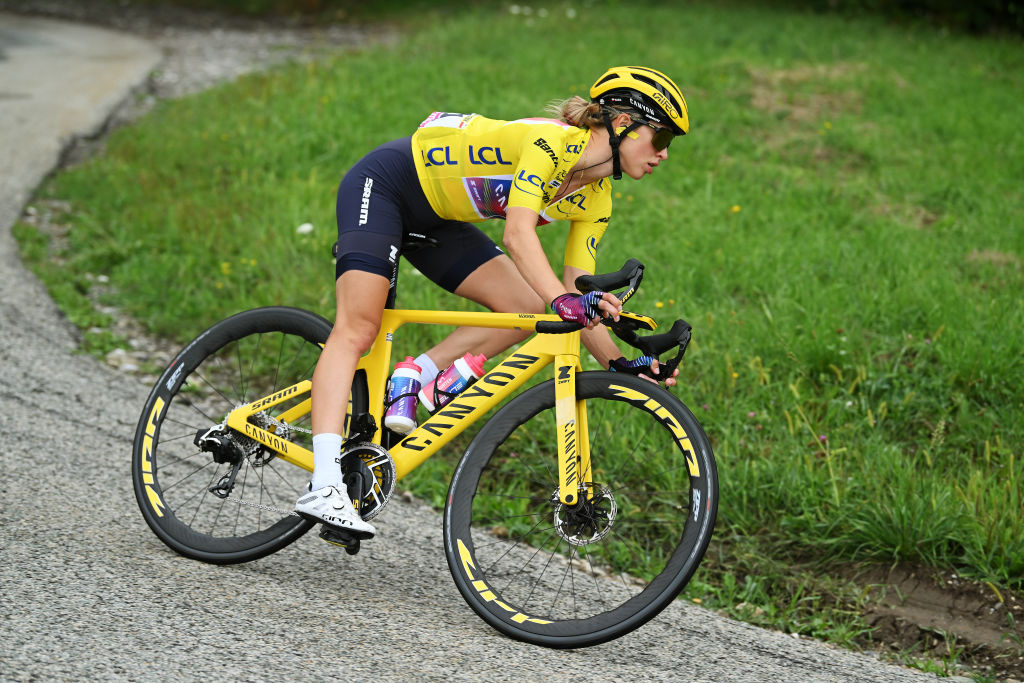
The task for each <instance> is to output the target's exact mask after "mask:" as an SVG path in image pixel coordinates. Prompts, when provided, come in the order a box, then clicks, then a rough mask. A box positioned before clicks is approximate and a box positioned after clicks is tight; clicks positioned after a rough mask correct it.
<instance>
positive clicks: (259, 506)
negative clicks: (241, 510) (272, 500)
mask: <svg viewBox="0 0 1024 683" xmlns="http://www.w3.org/2000/svg"><path fill="white" fill-rule="evenodd" d="M224 500H230V501H231V502H232V503H237V504H238V505H245V506H247V507H251V508H256V509H257V510H263V511H264V512H276V513H278V514H281V515H292V516H294V517H298V516H299V513H297V512H295V511H294V510H291V511H288V510H278V509H277V508H276V507H274V506H273V505H262V504H260V503H250V502H249V501H247V500H242V499H241V498H232V497H231V496H228V497H227V498H225V499H224Z"/></svg>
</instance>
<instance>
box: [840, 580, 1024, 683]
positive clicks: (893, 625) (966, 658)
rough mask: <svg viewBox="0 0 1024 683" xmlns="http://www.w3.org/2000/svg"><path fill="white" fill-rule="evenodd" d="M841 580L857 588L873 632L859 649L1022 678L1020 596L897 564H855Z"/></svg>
mask: <svg viewBox="0 0 1024 683" xmlns="http://www.w3.org/2000/svg"><path fill="white" fill-rule="evenodd" d="M841 575H842V576H841V578H844V579H847V580H849V581H851V582H853V583H854V584H855V585H857V586H859V587H861V588H862V591H863V593H862V594H863V596H864V598H865V599H864V601H863V604H862V605H861V606H860V609H861V612H862V614H863V616H864V618H865V621H866V623H867V624H868V625H869V626H871V627H872V628H873V629H874V631H873V632H872V633H871V634H870V635H868V636H867V637H866V638H865V639H864V640H863V642H862V644H863V645H864V646H865V647H869V648H876V649H881V650H883V651H886V652H889V653H891V654H893V655H903V656H909V657H914V658H919V659H920V658H930V659H935V660H940V661H946V662H948V661H952V660H956V661H957V662H959V664H961V665H963V666H966V667H968V668H969V669H971V670H973V671H974V672H977V673H981V674H985V675H987V676H993V677H995V678H996V679H997V680H1005V681H1014V680H1016V681H1020V680H1024V596H1022V595H1021V594H1019V593H1014V592H1011V591H1007V590H1005V589H999V588H997V587H996V586H994V585H992V584H989V583H983V582H979V581H972V580H969V579H965V578H963V577H961V576H958V575H957V574H956V573H955V572H951V571H941V570H938V569H932V568H927V567H920V566H913V565H908V564H899V565H895V566H892V567H883V566H877V565H875V566H856V567H850V568H848V569H847V570H845V571H844V572H841Z"/></svg>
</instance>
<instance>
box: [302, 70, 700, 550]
mask: <svg viewBox="0 0 1024 683" xmlns="http://www.w3.org/2000/svg"><path fill="white" fill-rule="evenodd" d="M557 113H558V114H559V115H560V116H561V120H555V119H541V118H533V119H520V120H517V121H496V120H493V119H486V118H484V117H482V116H477V115H476V114H454V113H444V112H435V113H433V114H431V115H430V116H429V117H428V118H427V119H426V120H425V121H424V122H423V123H421V124H420V127H419V129H418V130H417V131H416V133H415V134H414V135H413V136H412V137H411V138H402V139H400V140H395V141H392V142H389V143H386V144H384V145H382V146H381V147H378V148H377V149H375V150H374V151H373V152H371V153H370V154H368V155H367V156H366V157H364V158H363V159H362V160H361V161H359V162H358V163H357V164H356V165H355V166H354V167H353V168H352V169H351V170H350V171H349V172H348V173H347V174H346V175H345V178H344V179H343V180H342V182H341V186H340V188H339V190H338V205H337V217H338V249H339V250H338V258H337V266H336V271H335V274H336V278H337V281H336V293H337V304H338V306H337V315H336V318H335V325H334V328H333V330H332V331H331V334H330V336H329V337H328V339H327V343H326V345H325V347H324V350H323V352H322V353H321V355H320V360H319V362H318V363H317V366H316V370H315V372H314V373H313V389H312V401H313V403H312V421H313V434H314V436H313V459H314V470H313V479H312V482H311V490H310V492H309V493H307V494H306V495H304V496H302V497H301V498H299V500H298V502H296V504H295V511H296V512H297V513H299V514H300V515H302V516H303V517H305V518H306V519H309V520H311V521H315V522H323V523H324V524H326V525H330V526H334V527H340V528H342V529H344V530H346V531H347V532H348V533H349V534H351V535H353V536H356V537H357V538H370V537H372V536H373V534H374V528H373V526H372V525H370V524H369V523H367V522H365V521H364V520H362V519H361V518H360V516H359V514H358V513H357V512H356V511H355V510H354V508H353V506H352V501H351V500H350V499H349V497H348V494H347V492H346V491H345V487H344V485H343V484H342V481H341V476H342V475H341V471H340V468H339V467H338V465H337V462H338V460H339V457H340V452H341V444H342V437H341V432H342V428H343V418H344V415H345V405H346V403H347V401H348V387H350V386H351V385H352V379H353V377H354V375H355V371H356V366H357V364H358V362H359V358H360V357H361V356H362V355H363V354H364V353H365V352H366V351H367V350H368V349H369V348H370V345H371V344H372V343H373V340H374V338H375V337H376V335H377V332H378V329H379V327H380V321H381V312H382V311H383V310H384V307H385V304H386V301H387V296H388V290H389V286H390V283H391V281H392V280H393V278H395V277H396V276H397V273H398V257H399V249H400V247H401V244H402V237H403V234H407V233H409V232H416V233H420V234H425V235H428V236H430V237H433V238H434V239H435V240H437V242H438V248H435V249H423V250H420V251H418V252H416V253H412V254H408V255H406V258H407V259H408V260H409V261H410V262H411V263H412V264H413V265H414V266H415V267H416V268H417V269H418V270H419V271H420V272H422V273H423V274H424V275H426V276H427V277H428V278H430V279H431V280H433V281H434V282H435V283H437V284H438V285H440V286H441V287H444V288H445V289H447V290H448V291H450V292H454V293H455V294H458V295H460V296H463V297H466V298H468V299H471V300H473V301H475V302H477V303H479V304H482V305H483V306H486V307H487V308H489V309H491V310H492V311H497V312H527V313H543V312H544V310H545V303H546V302H551V307H552V310H553V311H554V312H555V313H556V314H558V315H559V316H560V317H561V318H562V319H563V320H570V321H575V322H579V323H582V324H584V325H586V327H587V329H586V330H584V331H583V337H582V339H583V343H584V345H585V346H586V347H587V349H588V350H589V351H590V352H591V353H592V354H593V355H594V357H595V358H596V359H597V360H598V362H600V363H601V364H602V365H603V366H605V367H608V368H609V369H613V370H616V371H620V372H630V373H633V374H639V373H641V372H643V371H647V370H648V367H650V368H651V369H652V370H653V371H654V372H656V371H657V362H656V361H655V363H653V364H651V365H650V366H647V364H646V363H644V362H638V361H627V360H626V359H625V358H623V357H622V355H621V354H620V352H619V350H618V347H617V346H616V345H615V343H614V342H613V341H612V340H611V337H610V336H609V334H608V331H607V328H605V327H604V326H602V325H597V323H598V322H599V320H600V318H601V317H606V316H612V317H615V318H617V317H618V314H619V312H620V311H621V310H622V305H621V303H620V302H619V300H618V299H617V298H616V297H615V296H614V295H612V294H609V293H602V292H591V293H589V294H586V295H581V294H579V293H578V291H576V290H575V287H574V285H573V282H574V281H575V279H576V277H577V276H579V275H583V274H592V273H593V272H594V267H595V250H596V247H597V243H598V241H599V240H600V239H601V236H602V235H603V234H604V231H605V229H606V228H607V226H608V221H609V219H610V217H611V210H612V192H611V183H610V182H609V181H608V178H609V176H610V177H612V178H614V179H616V180H618V179H619V178H621V177H622V174H623V173H625V174H626V175H628V176H630V177H631V178H634V179H637V180H638V179H640V178H642V177H644V176H645V175H647V174H649V173H652V172H653V171H654V169H655V168H656V167H657V166H658V165H659V164H660V163H661V162H662V161H664V160H665V159H667V158H668V145H669V143H670V142H671V141H672V138H673V137H674V136H676V135H684V134H686V132H687V131H688V130H689V119H688V117H687V109H686V101H685V100H684V98H683V94H682V92H681V91H680V90H679V88H678V87H677V86H676V84H675V83H673V82H672V80H670V79H669V78H668V77H667V76H665V75H664V74H662V73H661V72H659V71H655V70H654V69H648V68H643V67H634V66H621V67H613V68H611V69H609V70H608V71H607V72H606V73H605V74H604V75H602V76H601V78H599V79H598V80H597V82H596V83H594V85H593V86H592V87H591V88H590V101H589V102H588V101H586V100H584V99H583V98H581V97H578V96H577V97H573V98H570V99H568V100H566V101H564V102H562V103H561V104H559V105H558V106H557ZM488 218H499V219H504V220H505V231H504V235H503V237H502V243H503V245H504V247H505V249H506V250H507V252H508V255H506V254H505V253H504V252H503V251H502V250H501V249H500V248H498V246H497V245H496V244H495V243H494V242H493V241H492V240H491V239H490V238H488V237H487V236H486V235H485V234H484V233H483V232H481V231H480V230H479V229H478V228H477V227H475V226H474V225H473V223H475V222H479V221H482V220H485V219H488ZM554 220H567V221H570V224H571V227H570V229H569V238H568V242H567V245H566V251H565V261H564V263H565V265H564V270H563V273H562V277H561V278H559V277H557V276H556V275H555V273H554V271H553V270H552V269H551V266H550V264H549V263H548V260H547V257H546V256H545V254H544V251H543V249H542V247H541V243H540V240H539V239H538V237H537V227H538V226H540V225H544V224H545V223H549V222H551V221H554ZM527 335H528V333H524V332H521V331H518V330H495V329H485V328H473V327H464V328H459V329H457V330H455V331H454V332H453V333H452V334H450V335H449V336H448V337H447V338H446V339H445V340H444V341H442V342H441V343H440V344H438V345H437V346H435V347H434V348H432V349H430V350H429V351H427V352H426V353H425V354H423V355H421V356H420V357H419V358H417V359H416V363H417V364H418V365H419V366H420V367H421V368H423V376H422V381H423V384H424V385H426V384H427V383H428V382H430V381H431V379H433V378H434V376H435V375H436V374H437V372H438V369H439V368H440V369H444V368H446V367H447V366H448V365H449V364H450V363H451V362H453V361H454V360H455V359H456V358H458V357H460V356H462V355H463V354H464V353H466V352H469V351H472V352H474V353H480V354H484V355H485V356H487V357H488V358H490V357H492V356H494V355H496V354H498V353H500V352H502V351H504V350H505V349H507V348H508V347H510V346H512V345H513V344H515V343H517V342H519V341H521V340H522V339H524V338H525V337H526V336H527ZM674 383H675V380H674V379H671V378H670V379H668V380H666V384H674Z"/></svg>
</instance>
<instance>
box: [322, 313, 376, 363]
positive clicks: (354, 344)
mask: <svg viewBox="0 0 1024 683" xmlns="http://www.w3.org/2000/svg"><path fill="white" fill-rule="evenodd" d="M379 330H380V317H379V316H378V317H377V318H376V319H370V318H355V317H354V316H347V317H346V318H345V319H344V321H342V322H339V323H337V324H335V326H334V329H333V330H331V336H332V337H334V338H335V339H336V340H337V341H338V342H339V343H341V344H342V345H344V346H345V347H346V348H349V349H353V350H355V351H358V352H359V355H362V354H364V353H366V352H367V351H369V350H370V347H371V346H373V341H374V340H375V339H376V338H377V332H378V331H379Z"/></svg>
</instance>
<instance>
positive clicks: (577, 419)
mask: <svg viewBox="0 0 1024 683" xmlns="http://www.w3.org/2000/svg"><path fill="white" fill-rule="evenodd" d="M580 369H581V368H580V365H579V356H578V355H558V356H556V357H555V422H556V425H557V430H558V491H559V497H560V499H561V501H562V503H564V504H565V505H576V504H577V503H578V502H579V496H580V495H581V493H584V494H585V495H586V496H587V498H588V499H589V498H590V497H591V493H590V491H589V482H590V481H592V480H593V477H592V476H591V470H590V437H589V430H588V428H587V406H586V401H582V400H576V373H577V372H578V371H579V370H580Z"/></svg>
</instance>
